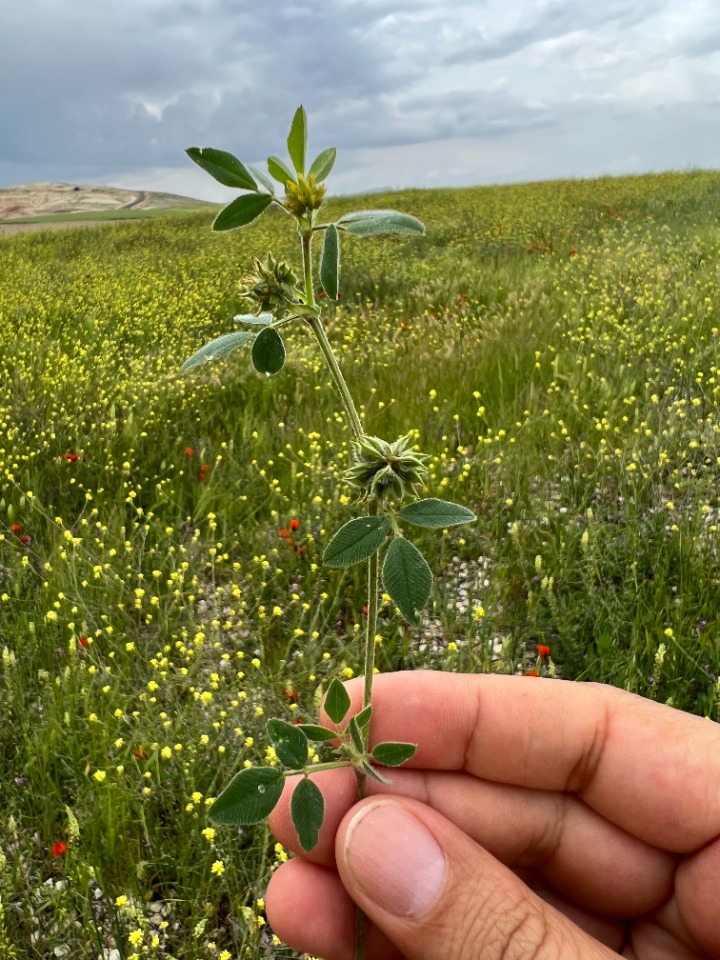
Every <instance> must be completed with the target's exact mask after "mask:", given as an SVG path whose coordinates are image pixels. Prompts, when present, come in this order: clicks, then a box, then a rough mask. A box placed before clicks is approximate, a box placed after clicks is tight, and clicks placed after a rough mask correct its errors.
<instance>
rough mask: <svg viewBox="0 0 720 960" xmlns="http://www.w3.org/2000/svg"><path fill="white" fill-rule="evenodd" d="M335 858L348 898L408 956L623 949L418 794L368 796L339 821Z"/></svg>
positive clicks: (603, 958)
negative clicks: (540, 892) (591, 930)
mask: <svg viewBox="0 0 720 960" xmlns="http://www.w3.org/2000/svg"><path fill="white" fill-rule="evenodd" d="M336 859H337V864H338V870H339V873H340V878H341V880H342V882H343V885H344V886H345V888H346V890H347V891H348V893H349V894H350V896H351V897H352V898H353V900H355V901H356V902H357V903H358V904H359V906H360V907H361V908H362V910H363V911H364V912H365V913H366V914H367V916H368V917H369V919H370V920H371V921H372V922H373V923H374V925H375V926H376V927H377V928H378V929H379V930H380V931H382V932H383V933H384V934H386V936H387V937H388V939H389V940H390V941H391V942H392V943H393V944H394V945H395V946H396V948H397V949H398V951H399V952H400V954H401V956H403V957H405V958H407V960H445V958H447V957H458V958H462V960H476V958H477V960H480V958H481V957H482V958H483V960H492V958H497V960H501V958H503V960H512V958H517V960H520V958H522V957H530V956H531V957H533V958H535V960H580V958H583V960H610V958H611V957H613V956H617V954H616V953H615V952H614V951H613V950H610V949H609V948H608V947H606V946H604V945H602V944H601V943H599V942H598V941H597V940H595V939H594V938H592V937H590V936H589V935H588V934H587V933H585V932H584V931H583V930H581V929H580V928H579V927H577V926H576V925H575V924H573V923H572V922H571V921H570V920H568V919H567V918H566V917H565V916H563V915H562V914H561V913H559V912H558V911H557V910H556V909H555V908H554V907H552V906H550V905H549V904H547V903H546V902H545V901H543V900H541V899H540V898H539V897H537V896H536V895H535V894H533V893H532V892H531V891H530V890H529V889H528V888H527V887H526V886H525V885H524V884H523V883H522V882H521V881H520V879H519V878H518V877H517V876H515V874H513V873H512V872H511V871H509V870H508V869H507V868H506V867H504V866H503V865H502V864H500V863H499V862H498V861H497V860H495V859H494V857H492V856H491V855H490V854H489V853H488V852H487V851H486V850H484V849H483V848H482V847H481V846H479V845H478V844H476V843H475V842H474V841H473V840H471V839H470V838H469V837H468V836H467V835H466V834H464V833H463V832H462V831H461V830H459V829H458V828H457V827H456V826H454V824H452V823H450V822H449V821H448V820H446V819H445V818H444V817H442V816H441V815H440V814H439V813H437V812H436V811H434V810H431V809H430V808H428V807H425V806H423V805H422V804H419V803H417V802H416V801H413V800H405V799H398V798H390V797H376V798H371V799H368V800H365V801H362V803H360V804H359V805H357V806H356V807H354V808H353V809H352V811H351V813H350V814H349V815H348V817H347V818H346V819H345V820H344V821H343V823H342V824H341V826H340V830H339V831H338V836H337V843H336Z"/></svg>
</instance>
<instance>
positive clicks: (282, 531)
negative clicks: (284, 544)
mask: <svg viewBox="0 0 720 960" xmlns="http://www.w3.org/2000/svg"><path fill="white" fill-rule="evenodd" d="M278 536H279V537H280V538H281V539H283V540H287V539H288V537H289V536H290V531H289V530H288V528H287V527H281V528H280V533H279V534H278Z"/></svg>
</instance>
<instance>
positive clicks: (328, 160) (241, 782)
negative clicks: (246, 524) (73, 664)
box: [183, 107, 475, 850]
mask: <svg viewBox="0 0 720 960" xmlns="http://www.w3.org/2000/svg"><path fill="white" fill-rule="evenodd" d="M287 147H288V153H289V156H290V162H291V164H292V167H290V166H288V165H287V164H286V163H284V162H283V161H282V160H280V159H279V158H278V157H275V156H272V157H269V158H268V161H267V166H268V171H269V174H270V177H268V176H267V175H265V174H264V173H262V172H261V171H259V170H256V169H255V168H253V167H250V166H247V165H245V164H243V163H241V162H240V160H238V159H237V158H236V157H235V156H233V155H232V154H230V153H226V152H225V151H222V150H214V149H211V148H201V147H191V148H190V149H189V150H188V151H187V153H188V156H189V157H190V158H191V159H192V160H193V161H194V162H195V163H196V164H198V166H200V167H202V169H203V170H205V171H206V172H207V173H209V174H210V175H211V176H212V177H214V178H215V179H216V180H217V181H219V182H220V183H222V184H224V185H225V186H228V187H234V188H237V189H240V190H242V191H244V192H243V193H242V194H241V195H240V196H239V197H237V198H236V199H235V200H233V201H232V202H231V203H229V204H228V205H227V206H226V207H225V208H224V209H223V210H221V211H220V213H219V214H218V216H217V218H216V219H215V221H214V223H213V229H214V230H235V229H238V228H240V227H244V226H246V225H247V224H249V223H251V222H252V221H253V220H255V219H257V217H259V216H260V215H261V214H262V213H263V211H264V210H267V209H268V208H269V207H271V206H272V205H273V204H275V205H277V206H279V207H280V208H281V209H282V210H284V211H285V213H287V214H289V215H290V216H291V217H293V218H294V220H295V222H296V224H297V230H298V234H299V237H300V245H301V255H302V270H301V273H300V276H298V275H297V274H296V272H295V270H294V269H293V267H292V266H291V265H290V264H288V263H286V262H285V261H282V260H277V259H275V258H274V257H273V256H272V254H268V255H267V257H266V259H265V260H264V261H261V260H259V259H257V258H255V259H254V260H253V264H252V269H251V271H250V273H249V274H248V275H247V276H246V277H245V278H244V279H243V280H242V281H241V284H240V290H241V294H242V297H243V301H244V303H243V306H244V308H245V309H247V311H248V312H247V313H243V314H240V315H239V316H236V317H235V322H236V323H237V324H238V325H239V326H240V327H241V328H242V329H240V330H238V331H236V332H233V333H227V334H225V335H223V336H221V337H218V338H217V339H215V340H212V341H211V342H210V343H208V344H206V345H205V346H204V347H202V348H201V349H200V350H198V351H197V353H195V354H194V355H193V356H192V357H190V359H189V360H187V361H186V363H185V364H184V366H183V370H185V371H187V370H192V369H194V368H195V367H197V366H199V365H201V364H203V363H205V362H207V361H209V360H215V359H220V358H223V357H227V356H229V354H231V353H232V352H233V351H235V350H237V349H238V348H240V347H243V346H246V345H247V346H248V347H250V352H251V359H252V364H253V366H254V367H255V369H256V370H257V371H259V372H260V373H265V374H268V375H270V374H277V373H279V372H280V371H281V370H282V368H283V366H284V364H285V355H286V354H285V344H284V342H283V339H282V336H281V333H280V331H281V329H282V328H283V327H284V326H286V325H287V324H290V323H294V322H299V323H304V324H307V325H308V326H309V327H310V329H311V330H312V332H313V334H314V336H315V339H316V340H317V343H318V346H319V348H320V350H321V352H322V354H323V357H324V358H325V361H326V364H327V367H328V369H329V371H330V375H331V377H332V382H333V383H334V385H335V388H336V389H337V392H338V394H339V396H340V399H341V401H342V405H343V407H344V409H345V413H346V414H347V419H348V422H349V424H350V428H351V429H352V432H353V442H352V451H353V455H352V462H351V464H350V467H349V469H348V471H347V473H346V475H345V479H346V481H347V482H348V483H349V484H350V485H352V486H353V487H354V488H355V489H356V491H357V493H358V502H359V503H362V504H364V506H365V510H366V513H365V515H364V516H362V517H356V518H355V519H352V520H349V521H348V522H347V523H346V524H345V525H344V526H343V527H342V528H341V529H340V530H339V531H338V532H337V533H336V534H335V536H333V537H332V539H331V540H330V542H329V543H328V545H327V547H326V548H325V553H324V556H323V561H324V563H325V564H326V565H327V566H329V567H347V566H351V565H353V564H356V563H361V562H363V561H367V565H368V566H367V569H368V616H367V633H366V637H365V671H364V672H365V686H364V695H363V706H362V709H361V711H360V712H359V713H358V714H357V715H355V716H352V717H349V718H348V713H349V710H350V697H349V696H348V694H347V692H346V690H345V688H344V686H343V685H342V683H341V682H340V681H339V680H338V679H337V678H335V679H333V680H332V681H331V683H330V685H329V687H328V691H327V696H326V698H325V704H324V706H325V712H326V714H327V716H328V717H329V718H330V721H331V722H332V724H333V725H334V726H333V727H332V728H331V727H326V726H321V725H319V724H310V723H303V724H299V725H294V724H291V723H288V722H286V721H285V720H280V719H272V720H270V721H269V723H268V736H269V738H270V741H271V742H272V745H273V747H274V749H275V753H276V755H277V758H278V760H279V763H280V764H281V767H250V768H247V769H243V770H241V771H240V772H239V773H238V774H237V775H236V776H235V777H234V779H233V780H232V781H231V782H230V783H229V784H228V786H227V787H226V788H225V790H224V791H223V792H222V793H221V794H220V796H219V797H218V798H217V799H216V800H215V802H214V803H213V805H212V806H211V808H210V810H209V817H210V819H211V820H214V821H215V822H218V823H226V824H238V825H248V824H252V823H258V822H259V821H261V820H263V819H265V818H266V817H267V816H268V815H269V814H270V813H271V811H272V810H273V808H274V807H275V805H276V804H277V803H278V801H279V799H280V796H281V794H282V791H283V786H284V780H285V777H287V776H292V775H297V774H302V775H303V776H302V779H301V780H300V782H299V783H298V785H297V786H296V788H295V790H294V792H293V795H292V800H291V815H292V820H293V823H294V825H295V829H296V830H297V834H298V838H299V840H300V843H301V845H302V847H303V849H304V850H311V849H312V848H313V847H314V846H315V844H316V843H317V839H318V834H319V831H320V828H321V826H322V822H323V816H324V804H323V797H322V794H321V792H320V790H319V789H318V787H317V786H316V784H315V783H313V781H312V780H310V779H309V774H310V773H311V772H316V771H318V770H323V769H325V770H327V769H330V768H333V767H341V766H351V767H353V769H354V771H355V774H356V777H357V783H358V798H359V799H361V798H362V797H363V796H365V792H366V784H367V777H368V776H369V777H373V778H375V779H376V780H379V781H381V782H383V783H387V782H388V781H387V779H386V778H385V777H384V776H383V774H382V773H381V772H380V771H379V770H378V769H377V767H378V766H381V767H393V766H399V765H400V764H402V763H404V762H405V761H406V760H408V759H410V757H412V755H413V754H414V753H415V745H414V744H411V743H379V744H376V745H375V747H374V748H373V749H372V750H370V749H369V742H370V735H369V734H370V724H371V719H372V709H373V708H372V703H371V700H372V680H373V670H374V653H375V633H376V628H377V613H378V594H379V579H380V560H381V558H382V582H383V586H384V588H385V591H386V592H387V593H388V594H389V595H390V597H391V599H392V600H393V602H394V604H395V606H396V607H397V608H398V610H399V611H400V613H401V614H402V616H403V617H404V618H405V619H406V620H407V621H409V622H410V623H412V624H416V623H418V622H419V619H420V613H421V611H422V608H423V607H424V606H425V604H426V602H427V600H428V598H429V596H430V590H431V587H432V573H431V571H430V568H429V566H428V564H427V562H426V560H425V558H424V557H423V555H422V554H421V553H420V551H419V550H418V549H417V547H416V546H414V545H413V544H412V543H411V542H410V541H409V540H408V539H406V537H405V536H404V534H403V532H402V530H401V528H400V523H401V522H402V523H406V524H409V525H411V526H417V527H425V528H434V529H443V528H446V527H451V526H457V525H459V524H463V523H470V522H471V521H473V520H474V519H475V515H474V514H473V513H472V511H470V510H468V509H467V508H466V507H463V506H460V505H459V504H455V503H449V502H447V501H445V500H439V499H437V498H434V497H433V498H428V499H413V500H412V501H411V502H408V503H406V504H405V505H403V501H404V500H406V499H407V498H409V497H411V496H416V495H417V493H418V491H419V490H420V489H421V488H422V486H423V484H424V480H425V476H426V473H427V471H426V467H425V460H426V459H427V457H426V455H425V454H423V453H420V452H418V451H417V450H416V449H415V447H414V445H413V441H412V438H411V436H410V435H407V436H404V437H400V438H399V439H396V440H393V441H388V440H383V439H381V438H379V437H373V436H368V435H367V434H366V433H365V431H364V429H363V424H362V422H361V420H360V417H359V416H358V413H357V410H356V407H355V403H354V401H353V398H352V396H351V394H350V391H349V389H348V386H347V383H346V382H345V378H344V377H343V374H342V371H341V369H340V366H339V365H338V362H337V359H336V357H335V354H334V352H333V349H332V346H331V344H330V341H329V339H328V337H327V334H326V332H325V327H324V325H323V320H322V307H323V304H322V302H321V301H318V300H316V297H315V264H314V262H313V241H314V240H315V238H316V237H322V251H321V255H320V261H319V281H320V284H321V286H322V291H323V293H324V295H325V299H326V300H327V301H336V300H337V299H338V296H339V277H340V249H341V238H342V237H343V235H345V234H347V235H349V236H355V237H370V236H376V235H378V234H388V233H395V234H410V235H413V234H414V235H418V234H423V233H424V232H425V228H424V226H423V224H422V223H421V222H420V221H419V220H417V219H416V218H415V217H412V216H409V215H408V214H406V213H399V212H398V211H395V210H360V211H358V212H355V213H348V214H345V215H344V216H341V217H340V218H339V219H338V220H337V221H336V222H334V223H318V222H317V218H318V214H319V211H320V210H321V208H322V206H323V202H324V198H325V187H324V186H323V181H324V180H325V179H326V177H327V176H328V174H329V173H330V171H331V170H332V167H333V165H334V163H335V153H336V151H335V148H334V147H330V148H328V149H327V150H323V151H322V153H320V154H319V155H318V156H317V157H316V158H315V160H314V161H313V162H312V164H310V167H309V169H308V170H306V153H307V122H306V116H305V110H304V109H303V107H299V108H298V110H297V111H296V113H295V116H294V118H293V122H292V126H291V128H290V134H289V136H288V140H287ZM273 180H275V181H277V182H278V183H279V184H281V185H282V187H283V188H284V196H283V197H282V198H279V197H278V196H276V193H275V189H276V188H275V185H274V183H273ZM346 720H347V723H346ZM330 741H335V742H339V745H338V746H337V747H335V748H334V756H335V757H336V759H333V760H329V761H327V762H323V763H313V764H311V763H310V757H309V747H310V743H311V742H314V743H320V744H325V745H329V742H330ZM328 749H330V748H329V746H328Z"/></svg>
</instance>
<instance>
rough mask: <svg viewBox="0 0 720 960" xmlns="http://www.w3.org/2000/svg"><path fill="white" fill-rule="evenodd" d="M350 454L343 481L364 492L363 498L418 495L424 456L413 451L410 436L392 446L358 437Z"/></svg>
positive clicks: (424, 470) (422, 479)
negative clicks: (348, 465)
mask: <svg viewBox="0 0 720 960" xmlns="http://www.w3.org/2000/svg"><path fill="white" fill-rule="evenodd" d="M353 454H354V458H353V462H352V464H351V466H350V469H349V470H348V471H347V473H346V474H345V479H346V480H347V482H348V483H349V484H351V485H352V486H353V487H359V488H360V489H361V490H362V491H363V494H362V499H366V498H367V497H377V498H378V499H379V500H402V499H403V497H404V496H405V495H406V493H407V492H408V490H411V491H413V492H415V493H417V491H418V489H419V488H421V487H422V486H423V485H424V483H425V478H426V476H427V467H426V466H425V461H426V460H427V454H424V453H418V452H417V451H415V450H413V440H412V437H411V436H410V435H408V436H405V437H400V438H399V439H398V440H395V441H394V442H393V443H389V442H388V441H387V440H381V439H380V438H379V437H367V436H366V437H361V438H360V439H359V440H356V441H355V442H354V443H353Z"/></svg>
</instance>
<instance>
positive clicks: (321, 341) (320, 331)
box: [302, 228, 364, 439]
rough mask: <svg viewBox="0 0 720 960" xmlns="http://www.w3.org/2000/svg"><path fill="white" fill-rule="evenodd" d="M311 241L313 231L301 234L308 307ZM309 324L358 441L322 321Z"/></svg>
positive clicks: (311, 299)
mask: <svg viewBox="0 0 720 960" xmlns="http://www.w3.org/2000/svg"><path fill="white" fill-rule="evenodd" d="M312 239H313V231H312V228H310V229H308V230H305V231H303V234H302V252H303V272H304V275H305V295H306V297H307V304H308V306H309V307H312V306H314V305H315V294H314V291H313V280H312ZM308 322H309V324H310V326H311V327H312V331H313V333H314V334H315V339H316V340H317V342H318V345H319V347H320V349H321V350H322V354H323V356H324V357H325V362H326V363H327V365H328V367H329V368H330V373H331V374H332V378H333V382H334V384H335V386H336V388H337V392H338V393H339V394H340V399H341V400H342V404H343V406H344V407H345V412H346V413H347V415H348V419H349V420H350V426H351V428H352V432H353V433H354V434H355V438H356V439H358V438H360V437H361V436H362V435H363V432H364V431H363V426H362V421H361V420H360V417H359V416H358V412H357V410H356V409H355V403H354V402H353V398H352V395H351V393H350V390H349V389H348V385H347V383H346V382H345V377H344V376H343V375H342V370H341V369H340V365H339V363H338V362H337V358H336V357H335V354H334V353H333V348H332V346H331V345H330V341H329V340H328V338H327V334H326V333H325V328H324V327H323V325H322V320H320V318H319V317H310V319H309V321H308Z"/></svg>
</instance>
